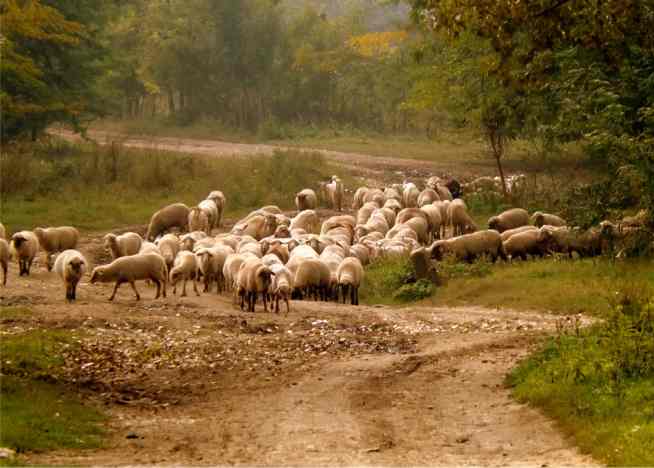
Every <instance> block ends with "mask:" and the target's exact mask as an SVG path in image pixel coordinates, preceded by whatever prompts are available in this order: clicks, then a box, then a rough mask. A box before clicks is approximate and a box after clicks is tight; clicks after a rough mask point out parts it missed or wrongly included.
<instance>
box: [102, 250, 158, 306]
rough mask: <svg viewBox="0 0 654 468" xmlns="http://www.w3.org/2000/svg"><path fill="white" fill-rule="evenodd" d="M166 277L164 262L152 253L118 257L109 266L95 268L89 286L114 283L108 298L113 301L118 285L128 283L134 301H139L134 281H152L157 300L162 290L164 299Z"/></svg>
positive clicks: (139, 297)
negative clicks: (134, 297)
mask: <svg viewBox="0 0 654 468" xmlns="http://www.w3.org/2000/svg"><path fill="white" fill-rule="evenodd" d="M167 276H168V269H167V268H166V262H165V261H164V259H163V257H161V256H160V255H157V254H152V253H149V254H144V255H139V254H136V255H128V256H125V257H119V258H117V259H115V260H114V261H113V262H111V263H110V264H109V265H103V266H98V267H95V268H94V269H93V272H92V273H91V284H95V283H97V282H101V283H109V282H112V281H115V282H116V285H115V286H114V291H113V293H112V294H111V297H110V298H109V300H110V301H113V300H114V298H115V297H116V292H117V291H118V288H119V287H120V285H121V284H123V283H129V284H130V285H131V286H132V289H133V290H134V294H136V300H137V301H139V300H141V296H140V295H139V292H138V291H137V290H136V285H135V284H134V282H135V281H137V280H146V279H149V280H152V281H153V282H154V283H155V285H156V286H157V295H156V296H155V299H158V298H159V296H160V295H161V293H162V289H163V297H166V277H167ZM162 286H163V287H162Z"/></svg>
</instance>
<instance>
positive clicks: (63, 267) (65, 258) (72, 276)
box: [54, 249, 88, 302]
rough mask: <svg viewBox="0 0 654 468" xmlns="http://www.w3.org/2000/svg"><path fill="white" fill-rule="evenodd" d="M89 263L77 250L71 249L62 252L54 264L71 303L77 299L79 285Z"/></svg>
mask: <svg viewBox="0 0 654 468" xmlns="http://www.w3.org/2000/svg"><path fill="white" fill-rule="evenodd" d="M87 268H88V262H87V261H86V259H85V258H84V256H83V255H82V254H81V253H80V252H78V251H77V250H73V249H69V250H64V251H63V252H61V253H60V254H59V255H58V256H57V259H56V260H55V262H54V272H55V273H56V274H57V275H59V278H61V281H63V283H64V286H65V287H66V299H67V300H68V301H69V302H72V301H74V300H75V299H77V284H78V283H79V281H80V279H82V277H83V276H84V273H86V270H87Z"/></svg>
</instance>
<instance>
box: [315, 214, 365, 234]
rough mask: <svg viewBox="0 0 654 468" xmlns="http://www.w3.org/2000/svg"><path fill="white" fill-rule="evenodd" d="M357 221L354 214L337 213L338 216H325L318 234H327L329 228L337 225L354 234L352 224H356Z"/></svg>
mask: <svg viewBox="0 0 654 468" xmlns="http://www.w3.org/2000/svg"><path fill="white" fill-rule="evenodd" d="M356 224H357V222H356V219H354V216H350V215H339V216H332V217H330V218H327V219H326V220H325V221H324V222H323V223H322V227H321V228H320V234H327V233H328V232H329V231H330V230H332V229H334V228H338V227H345V228H347V229H349V230H350V231H352V235H354V226H356Z"/></svg>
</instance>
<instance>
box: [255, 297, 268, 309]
mask: <svg viewBox="0 0 654 468" xmlns="http://www.w3.org/2000/svg"><path fill="white" fill-rule="evenodd" d="M255 294H256V293H255ZM263 311H264V312H268V293H267V292H264V293H263Z"/></svg>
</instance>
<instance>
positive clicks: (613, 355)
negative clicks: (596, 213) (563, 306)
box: [508, 286, 654, 466]
mask: <svg viewBox="0 0 654 468" xmlns="http://www.w3.org/2000/svg"><path fill="white" fill-rule="evenodd" d="M558 328H559V329H558V334H557V336H556V337H554V338H552V339H550V340H549V341H548V342H547V344H546V345H545V346H544V347H543V348H542V349H541V350H540V351H539V352H537V353H536V354H535V355H533V356H532V357H530V358H528V359H527V360H525V361H523V362H522V363H521V364H520V365H519V366H518V367H517V368H516V369H515V370H514V371H513V372H512V374H511V375H510V376H509V378H508V382H509V384H510V385H511V386H513V391H514V394H515V396H516V397H517V398H518V399H519V400H520V401H524V402H528V403H530V404H533V405H535V406H539V407H541V408H543V409H544V410H545V411H546V412H547V413H548V414H550V415H551V416H552V417H554V418H555V419H557V420H558V421H559V422H560V424H561V426H562V427H563V428H564V430H565V431H566V432H568V433H570V434H572V435H574V437H575V438H576V441H577V443H578V445H579V446H580V447H581V448H582V449H583V450H585V451H587V452H590V453H591V454H593V455H594V456H595V457H596V458H598V459H599V460H602V461H603V462H605V463H609V464H612V465H639V466H651V465H653V464H654V301H653V300H652V288H651V287H642V286H641V287H636V288H634V287H631V288H629V289H625V290H622V291H620V292H619V293H618V294H616V295H615V297H614V298H613V300H612V301H611V304H610V308H609V312H608V313H607V314H606V320H605V321H603V322H600V323H598V324H596V325H594V326H592V327H590V328H587V329H584V328H581V327H579V326H578V324H575V323H574V322H573V323H571V324H569V325H567V326H565V322H563V321H562V322H561V325H560V326H559V327H558Z"/></svg>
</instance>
